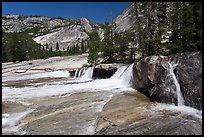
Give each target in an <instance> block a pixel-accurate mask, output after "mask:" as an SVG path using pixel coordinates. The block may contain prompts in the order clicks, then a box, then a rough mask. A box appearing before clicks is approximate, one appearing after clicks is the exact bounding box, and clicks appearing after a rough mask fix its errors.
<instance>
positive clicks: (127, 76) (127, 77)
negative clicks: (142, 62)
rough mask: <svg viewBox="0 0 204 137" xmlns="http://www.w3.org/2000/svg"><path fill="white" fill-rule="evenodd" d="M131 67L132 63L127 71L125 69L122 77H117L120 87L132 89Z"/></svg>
mask: <svg viewBox="0 0 204 137" xmlns="http://www.w3.org/2000/svg"><path fill="white" fill-rule="evenodd" d="M133 65H134V63H132V64H131V65H130V66H129V67H128V68H127V69H125V71H124V73H122V75H121V76H120V77H119V80H120V81H121V84H122V85H125V86H127V87H132V78H133Z"/></svg>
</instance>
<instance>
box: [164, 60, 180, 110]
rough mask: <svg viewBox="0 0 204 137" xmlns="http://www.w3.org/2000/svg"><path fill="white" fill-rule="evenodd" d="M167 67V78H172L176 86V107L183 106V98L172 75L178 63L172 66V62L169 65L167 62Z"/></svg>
mask: <svg viewBox="0 0 204 137" xmlns="http://www.w3.org/2000/svg"><path fill="white" fill-rule="evenodd" d="M168 65H169V76H170V77H171V78H173V82H174V84H175V86H176V94H177V102H178V103H177V105H178V106H183V105H184V98H183V96H182V93H181V88H180V85H179V82H178V80H177V79H176V76H175V74H174V69H175V68H176V66H177V65H178V63H176V64H173V63H172V62H171V63H170V62H169V61H168Z"/></svg>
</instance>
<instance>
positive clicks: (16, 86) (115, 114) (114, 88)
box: [2, 55, 202, 135]
mask: <svg viewBox="0 0 204 137" xmlns="http://www.w3.org/2000/svg"><path fill="white" fill-rule="evenodd" d="M86 57H87V56H84V55H82V56H73V57H62V58H61V57H56V58H50V59H47V60H43V61H42V60H35V61H29V62H20V63H15V64H13V63H3V64H2V134H4V135H5V134H8V135H16V134H28V135H53V134H54V135H73V134H76V135H79V134H86V135H93V134H123V135H125V134H131V135H141V134H142V135H145V134H148V135H154V134H160V135H178V134H179V135H182V134H184V135H185V134H186V135H194V134H195V135H200V134H202V110H197V109H195V108H191V107H187V106H175V105H174V104H165V103H157V102H151V101H150V100H149V98H148V97H146V96H145V95H144V94H142V93H140V92H138V91H137V90H135V89H133V88H131V79H132V67H133V64H132V65H123V66H121V64H120V67H119V68H117V71H116V72H115V74H114V75H113V76H111V77H110V78H107V79H90V75H91V74H92V75H93V69H85V70H84V72H83V73H82V79H81V78H80V77H79V78H76V77H71V76H70V75H69V73H68V72H69V70H73V69H75V70H76V69H79V68H80V67H82V65H83V64H86V63H87V62H86V60H85V59H86ZM41 61H42V62H41ZM75 61H77V62H78V63H79V64H75ZM86 76H87V77H86ZM87 78H88V79H87Z"/></svg>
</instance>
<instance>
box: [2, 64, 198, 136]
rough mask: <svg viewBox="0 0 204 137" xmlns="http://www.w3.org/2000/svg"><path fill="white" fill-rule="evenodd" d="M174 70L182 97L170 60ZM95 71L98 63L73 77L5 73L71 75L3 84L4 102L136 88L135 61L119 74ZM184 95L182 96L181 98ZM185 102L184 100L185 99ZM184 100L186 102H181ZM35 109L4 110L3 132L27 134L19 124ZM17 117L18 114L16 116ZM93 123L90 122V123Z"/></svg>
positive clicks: (170, 107) (169, 107)
mask: <svg viewBox="0 0 204 137" xmlns="http://www.w3.org/2000/svg"><path fill="white" fill-rule="evenodd" d="M169 67H170V74H171V75H172V77H173V78H174V82H175V84H176V85H177V87H178V88H177V94H178V96H179V97H178V98H179V99H180V98H181V97H180V96H181V95H180V88H179V83H178V81H177V80H176V77H175V75H174V73H173V67H172V65H171V64H170V63H169ZM93 71H94V66H92V67H88V68H85V67H82V68H80V69H78V70H77V71H76V73H75V75H74V77H71V76H70V74H69V72H68V71H54V72H45V73H40V74H31V75H29V76H21V77H18V76H15V77H14V76H7V77H2V82H5V81H9V80H27V79H37V78H46V77H64V78H67V79H66V80H64V81H59V82H50V83H49V84H42V85H40V84H39V83H37V84H39V86H35V85H33V86H25V87H19V88H16V87H2V102H9V101H10V102H29V100H31V99H35V98H46V97H51V96H56V97H60V96H64V95H66V96H70V95H72V94H74V93H79V92H104V91H110V92H111V93H113V94H117V93H120V92H123V91H135V89H133V88H132V79H133V74H132V73H133V72H132V71H133V64H130V65H123V66H121V67H119V68H118V69H117V71H116V72H115V74H114V75H113V76H112V77H110V78H108V79H92V76H93ZM113 94H111V95H109V96H107V99H106V100H105V101H104V102H102V103H101V104H98V107H97V108H96V112H98V111H102V108H103V106H104V105H105V104H106V103H107V102H108V101H109V100H110V99H111V97H112V96H113ZM181 99H182V98H181ZM182 102H183V101H182ZM180 104H182V105H180ZM154 108H155V110H161V109H166V110H171V111H177V112H181V113H185V114H189V115H192V116H195V117H198V118H201V119H202V117H201V115H202V110H201V111H199V110H196V109H193V108H190V107H186V106H184V105H183V103H179V106H175V105H173V104H161V103H158V104H156V105H155V106H154ZM33 110H34V109H30V108H28V109H27V110H25V111H23V112H19V113H11V114H7V113H4V114H2V129H3V132H8V131H9V130H10V131H11V132H15V134H26V132H25V131H20V130H19V127H18V124H19V123H20V120H22V119H23V118H24V117H26V115H28V114H30V113H32V112H33ZM14 117H15V118H14ZM92 123H95V121H94V120H93V121H92ZM89 124H90V123H89ZM87 128H89V129H90V131H87V132H89V133H90V134H92V133H93V132H94V130H93V129H94V125H93V124H91V126H88V127H87Z"/></svg>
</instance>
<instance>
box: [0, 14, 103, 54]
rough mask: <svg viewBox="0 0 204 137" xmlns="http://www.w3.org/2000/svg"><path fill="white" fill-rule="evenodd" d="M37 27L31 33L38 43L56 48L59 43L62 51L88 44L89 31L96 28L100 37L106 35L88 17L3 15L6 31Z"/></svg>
mask: <svg viewBox="0 0 204 137" xmlns="http://www.w3.org/2000/svg"><path fill="white" fill-rule="evenodd" d="M35 27H37V28H38V30H37V32H35V33H33V32H31V33H29V34H30V35H31V36H32V37H33V40H34V41H35V42H36V43H39V44H41V45H42V46H45V48H50V47H52V49H53V50H55V49H56V45H57V43H58V45H59V50H60V51H66V50H67V48H71V47H73V46H74V45H75V46H76V45H78V46H79V47H80V46H81V45H82V44H84V45H85V44H87V43H86V42H87V40H88V38H89V36H88V33H90V32H92V31H93V29H95V30H96V31H97V32H98V34H99V36H100V38H101V39H103V37H104V30H103V29H101V28H100V26H99V25H98V24H96V23H92V22H90V21H89V20H88V19H86V18H84V17H83V18H81V19H78V20H77V19H63V18H59V17H58V18H51V17H43V16H20V15H7V16H3V17H2V30H3V31H4V32H11V33H13V32H23V31H25V30H26V29H33V28H35Z"/></svg>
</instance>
